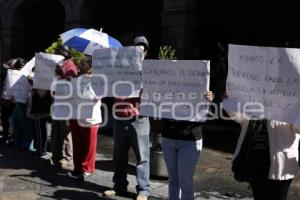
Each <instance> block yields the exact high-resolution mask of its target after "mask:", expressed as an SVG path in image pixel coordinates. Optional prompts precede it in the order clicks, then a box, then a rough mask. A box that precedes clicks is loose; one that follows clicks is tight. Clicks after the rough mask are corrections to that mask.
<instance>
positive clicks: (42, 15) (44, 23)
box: [11, 0, 65, 59]
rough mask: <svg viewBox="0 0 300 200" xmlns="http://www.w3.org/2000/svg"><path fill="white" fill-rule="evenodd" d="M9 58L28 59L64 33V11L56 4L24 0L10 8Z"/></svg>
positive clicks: (47, 1)
mask: <svg viewBox="0 0 300 200" xmlns="http://www.w3.org/2000/svg"><path fill="white" fill-rule="evenodd" d="M11 11H12V17H11V25H12V27H13V28H14V35H13V43H12V56H14V57H15V56H21V57H24V58H27V59H30V58H31V57H33V56H34V53H35V52H40V51H44V50H45V48H46V47H48V46H49V45H50V44H51V43H52V42H53V41H55V40H56V39H57V38H58V35H59V34H60V33H62V32H63V31H64V23H65V10H64V7H63V5H62V4H61V3H60V2H59V1H56V0H55V1H52V0H45V1H39V0H31V1H29V0H24V1H19V2H16V4H14V5H11Z"/></svg>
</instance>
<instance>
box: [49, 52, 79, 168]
mask: <svg viewBox="0 0 300 200" xmlns="http://www.w3.org/2000/svg"><path fill="white" fill-rule="evenodd" d="M55 53H56V54H58V55H62V56H64V57H65V60H64V62H63V64H62V65H61V66H57V68H56V70H55V72H56V75H57V78H58V79H59V80H61V79H66V80H69V81H70V80H71V79H72V78H74V77H77V74H78V69H77V66H76V65H75V63H74V62H73V60H72V57H71V55H70V52H69V50H68V48H67V47H65V46H59V47H58V48H57V49H56V51H55ZM72 148H73V147H72V136H71V132H70V126H69V123H68V121H66V120H55V119H53V120H52V129H51V152H52V158H51V161H52V162H53V164H54V165H55V166H57V167H66V166H70V165H72V162H73V155H72V154H73V153H72Z"/></svg>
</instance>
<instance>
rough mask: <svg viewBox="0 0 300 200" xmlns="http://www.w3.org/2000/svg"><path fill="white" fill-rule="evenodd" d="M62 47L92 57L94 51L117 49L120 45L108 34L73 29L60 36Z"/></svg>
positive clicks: (93, 30)
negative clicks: (64, 46)
mask: <svg viewBox="0 0 300 200" xmlns="http://www.w3.org/2000/svg"><path fill="white" fill-rule="evenodd" d="M60 37H61V39H62V40H63V43H64V45H66V46H68V47H69V48H74V49H76V50H78V51H80V52H83V53H85V54H88V55H92V54H93V52H94V50H95V49H101V48H119V47H122V44H121V43H120V42H119V41H118V40H117V39H115V38H113V37H111V36H109V35H108V34H106V33H104V32H102V31H97V30H95V29H85V28H75V29H71V30H69V31H67V32H64V33H62V34H60Z"/></svg>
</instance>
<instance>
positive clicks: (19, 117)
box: [9, 58, 34, 151]
mask: <svg viewBox="0 0 300 200" xmlns="http://www.w3.org/2000/svg"><path fill="white" fill-rule="evenodd" d="M25 64H26V61H25V60H24V59H23V58H17V61H16V63H15V64H14V69H13V71H15V70H16V71H18V72H19V71H20V70H21V69H22V68H23V67H24V66H25ZM21 78H22V76H21V77H19V80H21ZM24 81H25V82H22V84H19V86H20V87H24V88H18V89H20V90H26V92H27V91H28V93H26V96H27V97H26V100H24V99H17V98H16V97H17V96H16V95H15V94H13V92H12V95H13V97H14V100H15V101H16V107H15V110H14V113H13V116H12V126H13V142H14V145H15V146H16V147H17V148H19V149H22V150H26V151H28V150H29V149H30V145H31V142H32V139H33V131H34V130H33V121H32V120H31V119H29V118H28V117H27V99H28V96H29V90H27V88H25V87H27V84H28V85H29V83H28V82H27V78H25V79H24ZM14 85H17V83H15V84H14ZM9 89H10V90H12V89H13V86H12V88H9ZM25 101H26V102H25Z"/></svg>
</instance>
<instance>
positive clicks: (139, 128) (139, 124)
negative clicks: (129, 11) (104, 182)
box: [104, 36, 150, 200]
mask: <svg viewBox="0 0 300 200" xmlns="http://www.w3.org/2000/svg"><path fill="white" fill-rule="evenodd" d="M134 45H136V46H139V47H140V48H141V49H143V51H144V57H145V56H146V54H147V50H148V46H149V43H148V40H147V39H146V37H144V36H139V37H136V38H135V40H134ZM139 103H140V97H137V98H125V99H120V98H118V99H116V101H115V105H114V108H115V109H114V110H115V112H114V115H115V120H114V150H113V165H114V176H113V182H114V189H113V190H107V191H105V192H104V194H105V195H106V196H113V195H116V194H121V195H122V194H125V193H126V192H127V185H128V181H127V165H128V151H129V149H130V147H132V148H133V150H134V152H135V155H136V158H137V164H136V169H137V183H138V185H137V186H136V189H137V192H138V195H137V198H136V199H137V200H147V199H148V196H149V189H150V181H149V178H150V172H149V157H150V149H149V133H150V122H149V118H148V117H144V116H139Z"/></svg>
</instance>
